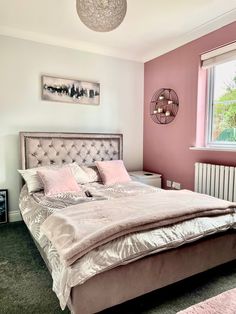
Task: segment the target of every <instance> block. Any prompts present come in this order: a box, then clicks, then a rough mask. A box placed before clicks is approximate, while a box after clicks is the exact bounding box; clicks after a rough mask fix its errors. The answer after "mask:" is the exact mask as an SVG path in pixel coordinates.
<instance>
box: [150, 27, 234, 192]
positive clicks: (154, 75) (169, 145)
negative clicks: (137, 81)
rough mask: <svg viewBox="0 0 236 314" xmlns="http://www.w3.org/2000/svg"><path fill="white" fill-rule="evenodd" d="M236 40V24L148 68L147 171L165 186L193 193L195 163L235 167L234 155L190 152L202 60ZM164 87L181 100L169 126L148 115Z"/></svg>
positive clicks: (154, 60)
mask: <svg viewBox="0 0 236 314" xmlns="http://www.w3.org/2000/svg"><path fill="white" fill-rule="evenodd" d="M235 40H236V22H234V23H232V24H229V25H227V26H225V27H223V28H221V29H219V30H217V31H215V32H212V33H210V34H208V35H206V36H203V37H201V38H199V39H197V40H194V41H192V42H190V43H188V44H186V45H184V46H182V47H180V48H177V49H175V50H173V51H171V52H169V53H166V54H165V55H162V56H160V57H158V58H156V59H153V60H151V61H149V62H147V63H146V64H145V90H144V93H145V94H144V101H145V102H144V169H145V170H149V171H155V172H159V173H162V174H163V177H164V183H165V181H166V179H170V180H173V181H176V182H180V183H181V184H182V187H183V188H187V189H193V184H194V163H195V162H196V161H200V162H212V163H216V164H226V165H236V153H234V152H210V151H191V150H189V147H190V146H194V145H195V143H196V114H197V98H198V96H199V95H198V71H199V61H200V59H199V56H200V54H202V53H203V52H205V51H208V50H212V49H215V48H217V47H219V46H221V45H224V44H227V43H229V42H232V41H235ZM162 87H169V88H173V89H174V90H175V91H176V92H177V94H178V96H179V103H180V107H179V112H178V115H177V117H176V118H175V120H174V121H173V122H172V123H171V124H168V125H159V124H156V123H154V122H153V121H152V119H151V117H150V113H149V108H150V105H149V104H150V100H151V97H152V95H153V93H154V92H155V91H156V90H157V89H159V88H162ZM203 119H204V117H203ZM164 186H165V185H164Z"/></svg>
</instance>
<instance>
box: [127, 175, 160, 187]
mask: <svg viewBox="0 0 236 314" xmlns="http://www.w3.org/2000/svg"><path fill="white" fill-rule="evenodd" d="M129 175H130V177H131V179H132V180H133V181H139V182H142V183H145V184H147V185H152V186H155V187H157V188H161V174H158V173H153V172H149V171H131V172H129Z"/></svg>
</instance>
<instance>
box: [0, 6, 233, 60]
mask: <svg viewBox="0 0 236 314" xmlns="http://www.w3.org/2000/svg"><path fill="white" fill-rule="evenodd" d="M127 2H128V10H127V15H126V17H125V20H124V22H123V23H122V24H121V25H120V27H119V28H117V29H116V30H114V31H112V32H110V33H97V32H93V31H91V30H89V29H88V28H86V26H84V25H83V24H82V22H81V21H80V20H79V18H78V16H77V13H76V6H75V0H0V34H2V35H8V36H13V37H17V38H24V39H28V40H33V41H37V42H43V43H48V44H52V45H57V46H63V47H69V48H75V49H79V50H84V51H90V52H95V53H99V54H104V55H110V56H115V57H120V58H125V59H131V60H137V61H141V62H142V61H147V60H150V59H152V58H154V57H156V56H158V55H161V54H163V53H165V52H167V51H170V50H172V49H174V48H176V47H179V46H181V45H183V44H185V43H187V42H189V41H191V40H193V39H196V38H198V37H200V36H202V35H205V34H207V33H209V32H211V31H213V30H215V29H218V28H220V27H222V26H224V25H226V24H228V23H231V22H233V21H236V0H224V1H223V0H127Z"/></svg>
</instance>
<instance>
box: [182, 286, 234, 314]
mask: <svg viewBox="0 0 236 314" xmlns="http://www.w3.org/2000/svg"><path fill="white" fill-rule="evenodd" d="M177 314H236V289H232V290H229V291H226V292H224V293H221V294H219V295H217V296H216V297H213V298H211V299H208V300H206V301H203V302H201V303H198V304H196V305H193V306H191V307H189V308H187V309H186V310H183V311H180V312H178V313H177Z"/></svg>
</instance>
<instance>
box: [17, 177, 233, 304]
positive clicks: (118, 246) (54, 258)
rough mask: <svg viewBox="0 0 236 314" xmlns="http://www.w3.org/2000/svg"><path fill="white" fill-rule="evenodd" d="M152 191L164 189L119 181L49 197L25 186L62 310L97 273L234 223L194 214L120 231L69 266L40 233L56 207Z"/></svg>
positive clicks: (27, 208)
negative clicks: (171, 222) (178, 220)
mask: <svg viewBox="0 0 236 314" xmlns="http://www.w3.org/2000/svg"><path fill="white" fill-rule="evenodd" d="M86 190H89V191H90V193H91V194H92V196H93V197H91V198H88V197H86V196H85V195H84V192H85V191H86ZM150 192H154V193H161V192H162V190H161V189H157V188H154V187H150V186H147V185H144V184H142V183H139V182H129V183H126V184H116V185H114V186H112V187H106V186H104V185H102V184H99V183H92V184H86V185H83V186H82V192H81V193H79V194H78V195H72V194H61V195H58V196H57V197H56V198H49V197H45V196H44V194H43V193H42V192H37V193H35V194H32V195H29V194H28V191H27V188H26V187H23V189H22V191H21V195H20V209H21V212H22V216H23V219H24V221H25V223H26V225H27V226H28V228H29V230H30V232H31V234H32V235H33V237H34V239H35V240H36V241H37V243H38V245H39V246H40V247H41V248H42V250H43V252H44V254H45V256H46V258H47V261H48V264H49V267H50V269H51V273H52V278H53V290H54V292H55V293H56V295H57V297H58V299H59V300H60V305H61V307H62V309H63V308H65V306H66V304H67V302H68V299H69V296H70V291H71V288H72V287H75V286H77V285H82V284H84V283H85V282H86V281H88V280H89V279H91V278H92V277H94V276H96V275H98V274H101V273H103V272H105V271H108V270H110V269H113V268H116V267H118V266H122V265H125V264H128V263H131V262H134V261H135V260H138V259H140V258H142V257H144V256H148V255H151V254H154V253H157V252H162V251H165V250H170V249H172V248H176V247H179V246H181V245H184V244H186V243H190V242H193V241H196V240H198V239H200V238H203V237H206V236H208V235H212V234H215V233H219V232H224V231H226V230H228V229H233V228H236V214H235V213H233V214H227V215H221V216H217V217H201V218H200V217H199V218H194V219H190V220H187V221H184V222H181V223H178V224H174V225H171V226H167V227H162V228H158V229H152V230H148V231H144V232H136V233H133V234H130V235H126V236H122V237H120V238H118V239H115V240H113V241H110V242H109V243H106V244H104V245H102V246H100V247H99V248H98V249H95V250H92V251H90V252H89V253H87V254H86V255H84V256H83V257H82V258H80V259H79V260H77V261H76V262H75V263H74V264H73V265H71V266H65V265H64V264H63V263H62V262H61V261H60V258H59V255H58V253H57V251H56V249H55V248H54V247H53V245H52V244H51V243H50V241H49V240H48V239H47V238H46V237H45V236H44V235H43V234H42V233H41V232H40V226H41V224H42V223H43V222H44V221H45V219H46V218H47V217H48V216H50V215H51V214H52V213H53V212H54V211H56V210H61V209H63V208H66V207H67V206H71V205H73V204H78V203H84V202H91V201H94V200H100V199H103V200H104V199H115V198H120V197H122V198H123V197H126V196H135V195H140V194H143V195H144V197H145V194H147V193H150Z"/></svg>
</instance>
